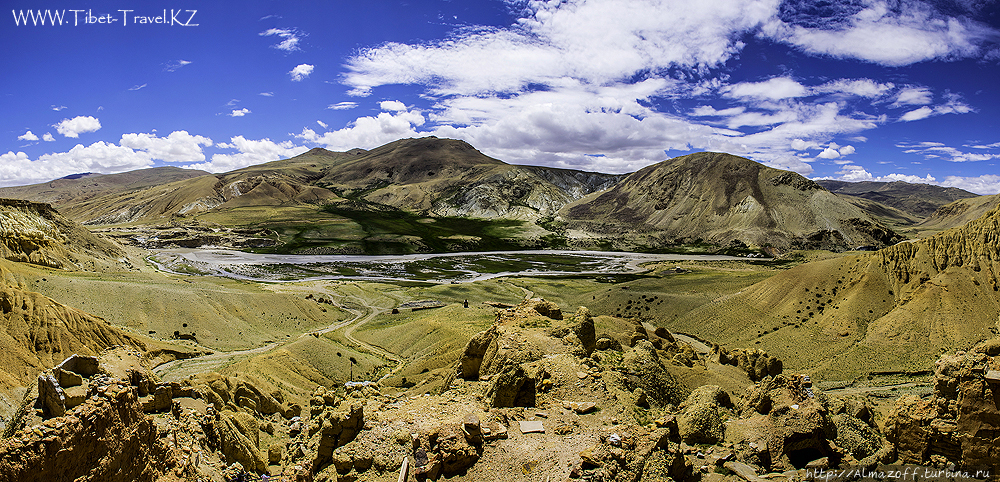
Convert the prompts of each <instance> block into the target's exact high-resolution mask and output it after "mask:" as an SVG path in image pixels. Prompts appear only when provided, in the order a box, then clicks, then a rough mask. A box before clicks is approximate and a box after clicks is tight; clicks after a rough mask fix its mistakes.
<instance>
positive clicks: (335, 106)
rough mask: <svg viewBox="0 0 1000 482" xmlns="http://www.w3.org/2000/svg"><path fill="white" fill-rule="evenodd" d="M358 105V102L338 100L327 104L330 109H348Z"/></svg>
mask: <svg viewBox="0 0 1000 482" xmlns="http://www.w3.org/2000/svg"><path fill="white" fill-rule="evenodd" d="M357 106H358V103H357V102H337V103H336V104H330V105H328V106H326V108H327V109H330V110H348V109H353V108H355V107H357Z"/></svg>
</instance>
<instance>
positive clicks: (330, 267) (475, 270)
mask: <svg viewBox="0 0 1000 482" xmlns="http://www.w3.org/2000/svg"><path fill="white" fill-rule="evenodd" d="M148 259H149V261H150V262H152V263H154V264H156V265H157V267H158V268H160V269H162V270H164V271H170V272H174V273H181V274H205V275H214V276H226V277H230V278H236V279H245V280H253V281H266V282H282V281H304V280H316V279H347V280H373V281H423V282H430V283H465V282H472V281H479V280H484V279H490V278H496V277H500V276H564V275H620V274H635V273H641V272H643V271H645V268H643V267H642V265H645V264H648V263H654V262H670V261H726V260H728V261H736V260H744V261H745V260H746V258H740V257H736V256H722V255H702V254H649V253H627V252H617V251H569V250H529V251H488V252H459V253H434V254H406V255H384V256H371V255H296V254H256V253H246V252H242V251H235V250H228V249H212V248H179V249H164V250H157V251H155V254H154V255H152V256H150V257H149V258H148Z"/></svg>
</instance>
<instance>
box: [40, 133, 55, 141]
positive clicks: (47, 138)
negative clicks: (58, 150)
mask: <svg viewBox="0 0 1000 482" xmlns="http://www.w3.org/2000/svg"><path fill="white" fill-rule="evenodd" d="M42 140H43V141H45V142H52V141H55V140H56V138H55V137H52V133H51V132H46V133H45V135H43V136H42Z"/></svg>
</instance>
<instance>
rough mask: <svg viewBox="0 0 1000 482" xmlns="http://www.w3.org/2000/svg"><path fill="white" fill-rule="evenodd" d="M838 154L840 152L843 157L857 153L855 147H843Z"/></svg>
mask: <svg viewBox="0 0 1000 482" xmlns="http://www.w3.org/2000/svg"><path fill="white" fill-rule="evenodd" d="M838 152H840V155H841V156H849V155H851V154H854V153H855V152H856V151H855V149H854V146H844V147H841V148H840V150H839V151H838Z"/></svg>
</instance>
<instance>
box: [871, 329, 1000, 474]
mask: <svg viewBox="0 0 1000 482" xmlns="http://www.w3.org/2000/svg"><path fill="white" fill-rule="evenodd" d="M996 355H1000V340H993V342H992V343H990V342H987V343H985V344H983V345H980V346H979V347H977V348H976V349H975V350H973V351H972V352H970V353H965V352H960V353H958V354H956V355H945V356H943V357H941V359H940V360H938V362H937V368H936V370H935V373H934V395H933V396H932V397H931V398H924V399H921V398H916V397H912V396H910V397H903V398H901V399H899V400H898V401H897V402H896V406H895V408H894V409H893V411H892V413H891V414H890V415H889V418H888V420H887V421H886V427H885V429H886V430H885V431H886V436H887V438H888V439H889V440H890V441H891V442H892V443H893V444H894V445H895V447H896V451H897V453H898V456H899V461H900V462H901V463H906V464H921V465H934V466H938V467H944V466H947V465H948V464H957V465H960V466H967V467H968V466H978V465H992V464H995V463H996V461H997V460H1000V378H998V377H1000V375H998V374H996V372H994V373H992V374H991V373H990V372H991V371H994V370H998V369H1000V357H997V356H996Z"/></svg>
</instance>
